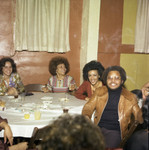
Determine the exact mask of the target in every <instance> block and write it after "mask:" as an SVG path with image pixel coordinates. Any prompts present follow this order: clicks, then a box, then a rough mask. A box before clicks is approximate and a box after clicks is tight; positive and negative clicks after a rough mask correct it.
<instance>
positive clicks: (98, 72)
mask: <svg viewBox="0 0 149 150" xmlns="http://www.w3.org/2000/svg"><path fill="white" fill-rule="evenodd" d="M103 71H104V67H103V66H102V64H101V63H100V62H98V61H95V60H93V61H90V62H89V63H87V64H86V65H85V66H84V68H83V78H84V82H83V83H82V84H81V85H80V87H79V88H78V89H77V91H76V92H75V96H76V97H77V98H78V99H84V100H89V98H90V97H91V95H92V94H93V92H94V91H95V89H96V88H98V87H101V86H102V81H101V76H102V73H103Z"/></svg>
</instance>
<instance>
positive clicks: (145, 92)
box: [141, 81, 149, 100]
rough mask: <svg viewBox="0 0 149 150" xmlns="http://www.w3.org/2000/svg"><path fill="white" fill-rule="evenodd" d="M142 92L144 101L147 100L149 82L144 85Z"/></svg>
mask: <svg viewBox="0 0 149 150" xmlns="http://www.w3.org/2000/svg"><path fill="white" fill-rule="evenodd" d="M141 90H142V95H143V99H144V100H146V97H147V96H148V95H149V81H148V82H147V83H145V84H144V85H143V87H142V89H141Z"/></svg>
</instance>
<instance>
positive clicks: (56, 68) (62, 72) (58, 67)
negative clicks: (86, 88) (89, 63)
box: [42, 56, 76, 93]
mask: <svg viewBox="0 0 149 150" xmlns="http://www.w3.org/2000/svg"><path fill="white" fill-rule="evenodd" d="M69 70H70V67H69V62H68V60H67V59H66V58H64V57H61V56H56V57H54V58H52V59H51V61H50V63H49V72H50V73H51V74H52V76H51V77H50V78H49V80H48V83H47V85H46V87H43V88H42V90H43V92H54V93H66V92H68V91H69V90H70V91H74V90H75V89H76V83H75V80H74V79H73V78H72V77H71V76H69V75H67V73H68V72H69Z"/></svg>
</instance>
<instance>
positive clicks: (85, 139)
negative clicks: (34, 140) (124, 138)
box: [41, 114, 105, 150]
mask: <svg viewBox="0 0 149 150" xmlns="http://www.w3.org/2000/svg"><path fill="white" fill-rule="evenodd" d="M44 134H45V135H43V141H42V142H41V148H42V149H46V150H104V148H105V143H104V139H103V135H102V133H101V130H100V128H99V127H98V126H96V125H94V124H93V123H92V122H91V121H90V120H88V119H87V118H86V117H85V116H82V115H74V116H71V115H69V114H66V115H63V116H60V117H59V118H58V119H57V120H55V121H54V122H53V123H52V124H50V125H49V126H48V128H47V129H46V132H44Z"/></svg>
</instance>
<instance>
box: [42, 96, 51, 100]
mask: <svg viewBox="0 0 149 150" xmlns="http://www.w3.org/2000/svg"><path fill="white" fill-rule="evenodd" d="M41 99H43V100H52V99H53V97H50V96H44V97H41Z"/></svg>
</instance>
